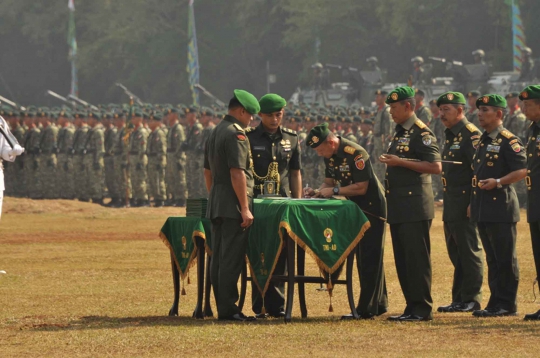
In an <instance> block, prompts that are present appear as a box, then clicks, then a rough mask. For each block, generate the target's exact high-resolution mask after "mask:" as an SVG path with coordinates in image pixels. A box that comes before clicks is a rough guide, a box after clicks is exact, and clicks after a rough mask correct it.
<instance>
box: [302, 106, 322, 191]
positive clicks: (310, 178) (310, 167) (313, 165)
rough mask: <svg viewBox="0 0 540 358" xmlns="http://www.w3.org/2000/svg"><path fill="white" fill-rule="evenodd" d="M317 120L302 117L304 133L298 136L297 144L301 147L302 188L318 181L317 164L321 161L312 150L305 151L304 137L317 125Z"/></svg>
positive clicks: (310, 117)
mask: <svg viewBox="0 0 540 358" xmlns="http://www.w3.org/2000/svg"><path fill="white" fill-rule="evenodd" d="M317 117H322V115H318V116H317ZM316 121H317V118H316V117H312V116H306V117H304V121H303V126H304V133H300V135H299V136H298V142H299V144H300V146H301V147H302V149H301V151H300V153H301V162H302V169H301V170H302V178H303V181H304V184H303V185H302V187H304V186H305V185H306V184H308V185H309V184H310V183H311V185H313V183H316V182H318V181H319V179H318V176H319V175H318V174H319V163H320V162H321V159H320V158H319V156H317V153H315V152H314V151H312V150H306V149H308V147H307V142H306V137H307V133H309V131H310V130H311V129H312V128H313V127H315V125H316V124H317V122H316Z"/></svg>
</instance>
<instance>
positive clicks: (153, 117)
mask: <svg viewBox="0 0 540 358" xmlns="http://www.w3.org/2000/svg"><path fill="white" fill-rule="evenodd" d="M150 119H151V120H154V121H161V120H162V119H163V115H162V114H161V112H154V113H152V114H151V115H150Z"/></svg>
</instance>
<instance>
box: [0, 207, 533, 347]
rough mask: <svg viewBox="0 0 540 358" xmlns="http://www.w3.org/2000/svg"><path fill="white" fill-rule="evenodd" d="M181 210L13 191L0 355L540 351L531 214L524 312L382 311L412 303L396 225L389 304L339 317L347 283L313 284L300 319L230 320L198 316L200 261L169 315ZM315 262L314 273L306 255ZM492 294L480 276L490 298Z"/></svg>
mask: <svg viewBox="0 0 540 358" xmlns="http://www.w3.org/2000/svg"><path fill="white" fill-rule="evenodd" d="M183 214H184V211H183V210H178V209H175V208H163V209H151V208H136V209H106V208H102V207H98V206H95V205H92V204H86V203H78V202H72V201H29V200H25V199H13V198H6V199H5V203H4V214H3V217H2V220H1V221H0V270H5V271H6V272H7V273H6V274H0V357H26V356H28V357H41V356H44V357H79V356H81V357H98V356H113V357H114V356H128V357H141V356H152V357H165V356H181V355H182V356H220V357H221V356H223V357H225V356H236V357H242V356H284V355H289V356H325V357H332V356H356V357H358V356H415V357H416V356H422V357H423V356H425V357H438V356H473V355H474V356H480V357H485V356H491V357H516V356H534V357H538V342H539V339H540V337H539V335H540V324H539V323H535V322H524V321H523V315H524V314H525V313H530V312H535V311H536V310H538V309H539V308H540V306H539V305H538V304H537V303H533V300H534V296H533V291H532V282H533V279H534V276H535V274H534V265H533V259H532V253H531V243H530V238H529V234H528V229H527V225H526V223H524V222H521V223H520V224H519V226H518V235H519V236H518V258H519V264H520V268H521V281H520V288H519V295H518V302H519V313H520V314H519V316H518V317H508V318H499V319H476V318H473V317H472V316H471V315H470V314H451V315H450V314H447V315H444V314H438V313H435V319H434V321H433V322H428V323H413V324H410V323H409V324H406V323H393V322H388V321H386V317H387V316H388V315H390V314H400V313H402V311H403V308H404V300H403V296H402V293H401V290H400V287H399V283H398V281H397V278H396V271H395V267H394V264H393V255H392V246H391V240H390V237H389V236H388V237H387V241H386V242H387V244H386V253H385V263H386V275H387V281H388V290H389V301H390V309H389V313H388V314H385V315H383V316H381V317H378V318H377V319H375V320H372V321H356V322H341V321H340V320H339V317H340V316H341V315H342V314H345V313H348V308H347V307H348V305H347V300H346V295H345V288H344V287H343V286H339V287H336V289H335V290H334V299H333V306H334V312H333V313H329V312H328V303H329V301H328V295H327V293H325V292H318V291H316V288H317V286H316V285H308V286H307V290H306V291H307V293H306V295H307V303H308V310H309V318H307V319H304V320H302V319H301V318H299V315H300V314H299V310H298V301H297V300H296V301H295V310H294V317H293V323H292V324H287V325H285V324H284V323H283V322H282V321H281V320H277V319H268V320H265V321H257V322H255V323H249V324H234V323H224V322H218V321H217V320H215V319H206V320H193V319H192V318H191V314H192V312H193V309H194V307H195V298H196V294H195V293H196V285H195V277H196V271H195V269H194V270H193V271H192V273H191V281H192V284H191V285H188V286H187V296H181V302H180V317H167V312H168V310H169V308H170V305H171V303H172V298H173V296H172V280H171V273H170V262H169V252H168V249H167V248H166V247H165V245H164V244H163V243H162V242H161V240H160V239H159V237H158V233H159V230H160V228H161V226H162V224H163V222H164V221H165V219H166V218H167V217H168V216H172V215H176V216H178V215H183ZM440 216H441V212H440V210H439V211H437V218H436V220H435V221H434V224H433V227H432V230H431V237H432V261H433V299H434V305H435V308H436V307H437V306H439V305H442V304H448V303H450V300H451V299H450V287H451V280H452V268H451V264H450V261H449V259H448V257H447V254H446V248H445V244H444V236H443V232H442V222H441V221H440ZM522 217H524V213H522ZM307 271H308V273H311V274H316V268H315V265H314V263H313V262H312V261H311V260H310V259H309V258H308V265H307ZM484 281H485V280H484ZM356 292H358V288H357V289H356ZM247 296H248V297H247V302H246V308H245V309H244V311H245V313H247V314H251V312H250V309H249V308H250V307H251V302H250V301H249V297H250V295H249V290H248V295H247ZM488 296H489V289H488V288H487V285H484V304H485V303H486V302H487V298H488ZM214 312H216V311H215V308H214Z"/></svg>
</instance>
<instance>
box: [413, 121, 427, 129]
mask: <svg viewBox="0 0 540 358" xmlns="http://www.w3.org/2000/svg"><path fill="white" fill-rule="evenodd" d="M414 124H416V125H417V126H418V127H420V129H424V128H426V127H427V126H426V124H425V123H424V122H422V121H421V120H419V119H417V120H416V122H414Z"/></svg>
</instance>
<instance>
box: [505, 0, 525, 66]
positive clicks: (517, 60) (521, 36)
mask: <svg viewBox="0 0 540 358" xmlns="http://www.w3.org/2000/svg"><path fill="white" fill-rule="evenodd" d="M506 3H507V4H508V5H510V6H511V7H512V34H513V43H514V45H513V55H514V71H517V72H519V71H521V50H523V48H525V47H526V45H525V30H524V28H523V22H522V21H521V12H520V10H519V5H518V4H517V3H516V0H506Z"/></svg>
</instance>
